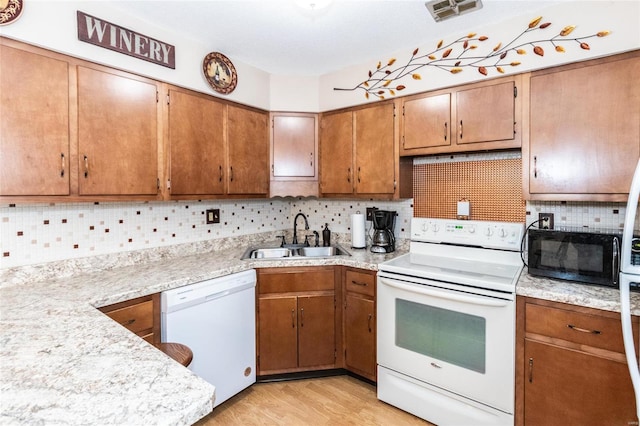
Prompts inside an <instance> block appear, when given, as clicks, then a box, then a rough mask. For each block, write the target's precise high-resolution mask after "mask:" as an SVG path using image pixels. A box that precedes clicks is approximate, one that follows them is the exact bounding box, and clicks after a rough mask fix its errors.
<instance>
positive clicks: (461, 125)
mask: <svg viewBox="0 0 640 426" xmlns="http://www.w3.org/2000/svg"><path fill="white" fill-rule="evenodd" d="M460 139H462V120H460Z"/></svg>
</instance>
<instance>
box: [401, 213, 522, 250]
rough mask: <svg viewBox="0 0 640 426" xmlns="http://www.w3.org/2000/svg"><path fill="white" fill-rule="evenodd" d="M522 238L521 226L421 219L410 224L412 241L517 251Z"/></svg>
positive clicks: (515, 224)
mask: <svg viewBox="0 0 640 426" xmlns="http://www.w3.org/2000/svg"><path fill="white" fill-rule="evenodd" d="M523 235H524V224H523V223H515V222H489V221H479V220H455V219H429V218H421V217H414V218H413V219H412V220H411V240H412V241H422V242H429V243H448V244H456V245H468V246H477V247H485V248H494V249H501V250H517V251H519V250H520V242H521V240H522V236H523Z"/></svg>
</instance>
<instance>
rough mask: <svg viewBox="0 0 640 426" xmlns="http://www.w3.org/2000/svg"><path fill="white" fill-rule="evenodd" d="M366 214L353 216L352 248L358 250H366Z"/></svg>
mask: <svg viewBox="0 0 640 426" xmlns="http://www.w3.org/2000/svg"><path fill="white" fill-rule="evenodd" d="M364 219H365V218H364V214H360V213H359V212H358V213H355V214H352V215H351V247H352V248H356V249H361V248H366V247H367V241H366V239H365V236H366V232H365V229H364Z"/></svg>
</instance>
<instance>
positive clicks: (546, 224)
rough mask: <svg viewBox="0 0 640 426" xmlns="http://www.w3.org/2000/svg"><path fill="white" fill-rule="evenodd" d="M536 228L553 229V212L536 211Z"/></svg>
mask: <svg viewBox="0 0 640 426" xmlns="http://www.w3.org/2000/svg"><path fill="white" fill-rule="evenodd" d="M538 219H539V220H540V223H538V228H540V229H553V213H538Z"/></svg>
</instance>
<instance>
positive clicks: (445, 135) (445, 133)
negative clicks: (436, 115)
mask: <svg viewBox="0 0 640 426" xmlns="http://www.w3.org/2000/svg"><path fill="white" fill-rule="evenodd" d="M447 127H448V126H447V122H446V121H445V122H444V141H445V142H446V141H447Z"/></svg>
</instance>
